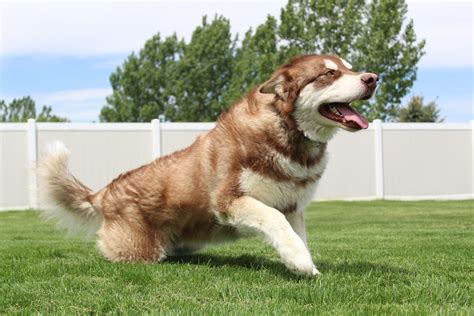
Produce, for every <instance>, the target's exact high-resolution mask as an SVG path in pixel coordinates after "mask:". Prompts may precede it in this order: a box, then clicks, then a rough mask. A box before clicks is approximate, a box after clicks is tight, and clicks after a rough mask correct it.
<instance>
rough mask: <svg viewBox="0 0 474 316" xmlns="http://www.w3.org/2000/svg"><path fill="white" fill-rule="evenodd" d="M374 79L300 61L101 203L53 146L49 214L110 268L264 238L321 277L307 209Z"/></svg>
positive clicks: (43, 177) (46, 179)
mask: <svg viewBox="0 0 474 316" xmlns="http://www.w3.org/2000/svg"><path fill="white" fill-rule="evenodd" d="M377 81H378V76H377V75H376V74H374V73H356V72H353V71H352V70H351V65H350V64H349V63H348V62H347V61H345V60H343V59H341V58H339V57H337V56H334V55H305V56H300V57H296V58H293V59H291V60H290V61H289V62H288V63H287V64H285V65H283V66H281V67H280V68H279V69H277V70H276V71H275V72H274V73H273V75H272V76H271V77H270V78H269V80H268V81H266V82H264V83H263V84H261V85H259V86H258V87H256V88H254V89H253V90H251V91H250V92H249V93H248V94H247V95H246V96H244V97H243V98H242V99H241V100H240V101H238V102H237V103H235V104H234V105H232V106H231V107H230V108H229V109H228V110H227V111H226V112H224V113H223V114H221V116H220V117H219V119H218V121H217V124H216V127H215V128H213V129H212V130H211V131H209V132H208V133H206V134H203V135H201V136H200V137H198V138H197V139H196V140H195V142H194V143H193V144H192V145H191V146H190V147H188V148H186V149H183V150H181V151H177V152H175V153H173V154H171V155H168V156H164V157H161V158H158V159H156V160H154V161H152V162H151V163H149V164H147V165H144V166H141V167H139V168H137V169H134V170H131V171H128V172H126V173H123V174H121V175H120V176H118V177H117V178H116V179H114V180H113V181H112V182H111V183H109V184H108V185H107V186H106V187H104V188H103V189H101V190H100V191H98V192H96V193H94V192H92V191H91V190H90V189H89V188H87V187H86V186H85V185H83V184H82V183H80V182H79V181H78V180H77V179H76V178H75V177H74V176H72V175H71V174H70V172H69V171H68V156H69V152H68V150H67V149H66V148H65V147H64V145H62V144H60V143H54V144H53V145H51V146H50V147H49V148H48V150H47V151H46V154H45V155H44V157H43V159H41V160H40V162H39V164H38V170H37V172H38V181H39V187H40V203H41V204H40V205H41V207H42V209H43V212H44V214H45V215H46V217H47V218H52V219H55V220H56V221H58V224H59V225H60V226H61V227H64V228H67V229H69V230H75V229H78V228H79V229H83V230H86V231H88V232H92V233H96V234H97V236H98V240H97V246H98V249H99V250H100V252H101V253H102V254H103V255H104V256H105V258H107V259H108V260H111V261H143V262H160V261H162V260H164V259H165V258H166V257H167V256H173V255H180V254H188V253H192V252H195V251H197V250H199V249H201V248H203V247H204V246H206V245H208V244H212V243H218V242H224V241H232V240H235V239H237V238H240V237H243V236H247V235H248V234H249V233H257V234H260V235H263V236H264V237H265V239H267V240H268V241H269V243H270V244H271V245H272V246H273V247H274V248H275V250H276V251H277V252H278V254H279V256H280V258H281V260H282V262H283V263H284V264H285V266H286V267H287V268H288V269H290V270H291V271H293V272H295V273H297V274H301V275H308V276H314V275H318V274H319V271H318V269H317V268H316V266H315V265H314V263H313V260H312V257H311V254H310V251H309V249H308V246H307V242H306V232H305V222H304V213H303V211H304V209H305V207H306V206H307V204H308V203H309V202H310V201H311V199H312V197H313V195H314V191H315V188H316V186H317V184H318V182H319V179H320V178H321V176H322V175H323V172H324V169H325V167H326V163H327V155H326V146H327V142H328V141H329V140H330V139H331V138H332V137H333V136H334V134H335V133H336V132H337V130H338V129H340V128H342V129H345V130H348V131H352V132H353V131H358V130H361V129H365V128H367V127H368V122H367V119H365V118H364V117H363V116H362V115H361V114H359V113H358V112H357V111H356V110H355V109H354V108H352V107H351V106H350V103H351V102H352V101H355V100H366V99H369V98H370V97H371V96H372V95H373V94H374V91H375V89H376V86H377Z"/></svg>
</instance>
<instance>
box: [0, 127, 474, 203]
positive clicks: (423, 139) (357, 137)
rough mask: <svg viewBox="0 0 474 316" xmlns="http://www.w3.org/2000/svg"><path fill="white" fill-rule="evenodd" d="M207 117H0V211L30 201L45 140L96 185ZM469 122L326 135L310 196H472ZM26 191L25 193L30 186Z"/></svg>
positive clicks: (163, 150) (180, 138)
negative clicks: (60, 147) (324, 159)
mask: <svg viewBox="0 0 474 316" xmlns="http://www.w3.org/2000/svg"><path fill="white" fill-rule="evenodd" d="M213 126H215V124H214V123H159V122H158V121H157V120H154V121H153V122H152V123H107V124H91V123H87V124H78V123H35V122H34V121H29V122H28V124H24V123H19V124H12V123H2V124H0V210H7V209H14V208H18V209H20V208H26V207H28V206H31V207H35V206H36V205H37V204H36V193H35V191H34V190H33V191H30V190H29V188H30V187H33V188H34V187H35V182H36V179H35V177H34V173H33V174H32V173H31V172H29V171H28V170H29V169H28V166H29V165H30V164H33V165H34V164H35V163H36V159H37V157H38V158H40V157H41V152H42V151H43V149H44V147H45V146H46V144H48V143H50V142H52V141H55V140H60V141H62V142H64V143H65V145H66V146H67V147H68V149H69V150H70V151H71V153H72V155H71V161H70V167H71V171H72V172H73V173H74V174H75V175H76V176H77V177H78V178H79V179H80V180H81V181H83V182H84V183H85V184H87V185H88V186H89V187H91V189H93V190H94V191H95V190H98V189H100V188H102V187H103V186H104V185H106V184H107V183H109V182H110V181H111V180H112V179H113V178H115V177H116V176H117V175H118V174H120V173H122V172H124V171H128V170H130V169H133V168H136V167H139V166H140V165H143V164H145V163H148V162H149V161H151V160H152V159H153V158H154V157H157V156H160V155H161V156H163V155H167V154H170V153H172V152H174V151H176V150H179V149H182V148H185V147H186V146H188V145H190V144H191V143H192V142H193V141H194V140H195V139H196V137H198V136H199V135H201V134H202V133H205V132H207V131H208V130H210V129H212V128H213ZM472 127H473V123H472V122H471V124H469V123H467V124H462V123H457V124H452V123H451V124H449V123H442V124H437V123H431V124H430V123H428V124H426V123H418V124H415V123H403V124H400V123H388V124H386V123H383V124H382V123H381V122H378V121H376V122H375V124H374V123H372V124H370V127H369V129H367V130H365V131H361V132H358V133H348V132H345V131H340V132H339V133H338V134H337V135H336V136H335V137H334V139H333V140H331V141H330V142H329V145H328V152H329V162H328V165H327V168H326V172H325V174H324V176H323V178H322V179H321V182H320V184H319V187H318V189H317V191H316V195H315V199H318V200H326V199H375V198H388V199H426V198H435V199H452V198H456V199H457V198H473V175H474V169H473V146H474V138H473V135H474V132H473V129H472ZM30 192H31V193H30Z"/></svg>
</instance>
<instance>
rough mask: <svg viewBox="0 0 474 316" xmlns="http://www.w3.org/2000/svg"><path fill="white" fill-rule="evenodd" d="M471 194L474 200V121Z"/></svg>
mask: <svg viewBox="0 0 474 316" xmlns="http://www.w3.org/2000/svg"><path fill="white" fill-rule="evenodd" d="M471 161H472V163H471V193H472V198H474V120H471Z"/></svg>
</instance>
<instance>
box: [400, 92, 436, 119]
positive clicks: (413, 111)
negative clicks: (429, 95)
mask: <svg viewBox="0 0 474 316" xmlns="http://www.w3.org/2000/svg"><path fill="white" fill-rule="evenodd" d="M443 121H444V119H443V118H441V117H440V110H439V108H438V106H437V104H436V102H435V101H431V102H430V103H428V104H424V101H423V97H422V96H416V95H415V96H413V97H411V99H410V101H409V102H408V105H407V106H406V107H404V108H402V109H400V122H439V123H440V122H443Z"/></svg>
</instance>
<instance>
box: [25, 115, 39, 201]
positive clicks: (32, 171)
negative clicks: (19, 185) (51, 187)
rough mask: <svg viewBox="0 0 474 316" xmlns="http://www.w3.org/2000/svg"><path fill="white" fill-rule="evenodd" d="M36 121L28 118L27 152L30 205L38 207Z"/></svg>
mask: <svg viewBox="0 0 474 316" xmlns="http://www.w3.org/2000/svg"><path fill="white" fill-rule="evenodd" d="M36 137H37V136H36V121H35V119H28V123H27V134H26V139H27V140H26V141H27V146H28V148H27V153H28V187H29V207H30V208H37V207H38V183H37V179H36V167H37V165H36V160H37V152H38V151H37V139H36Z"/></svg>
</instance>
